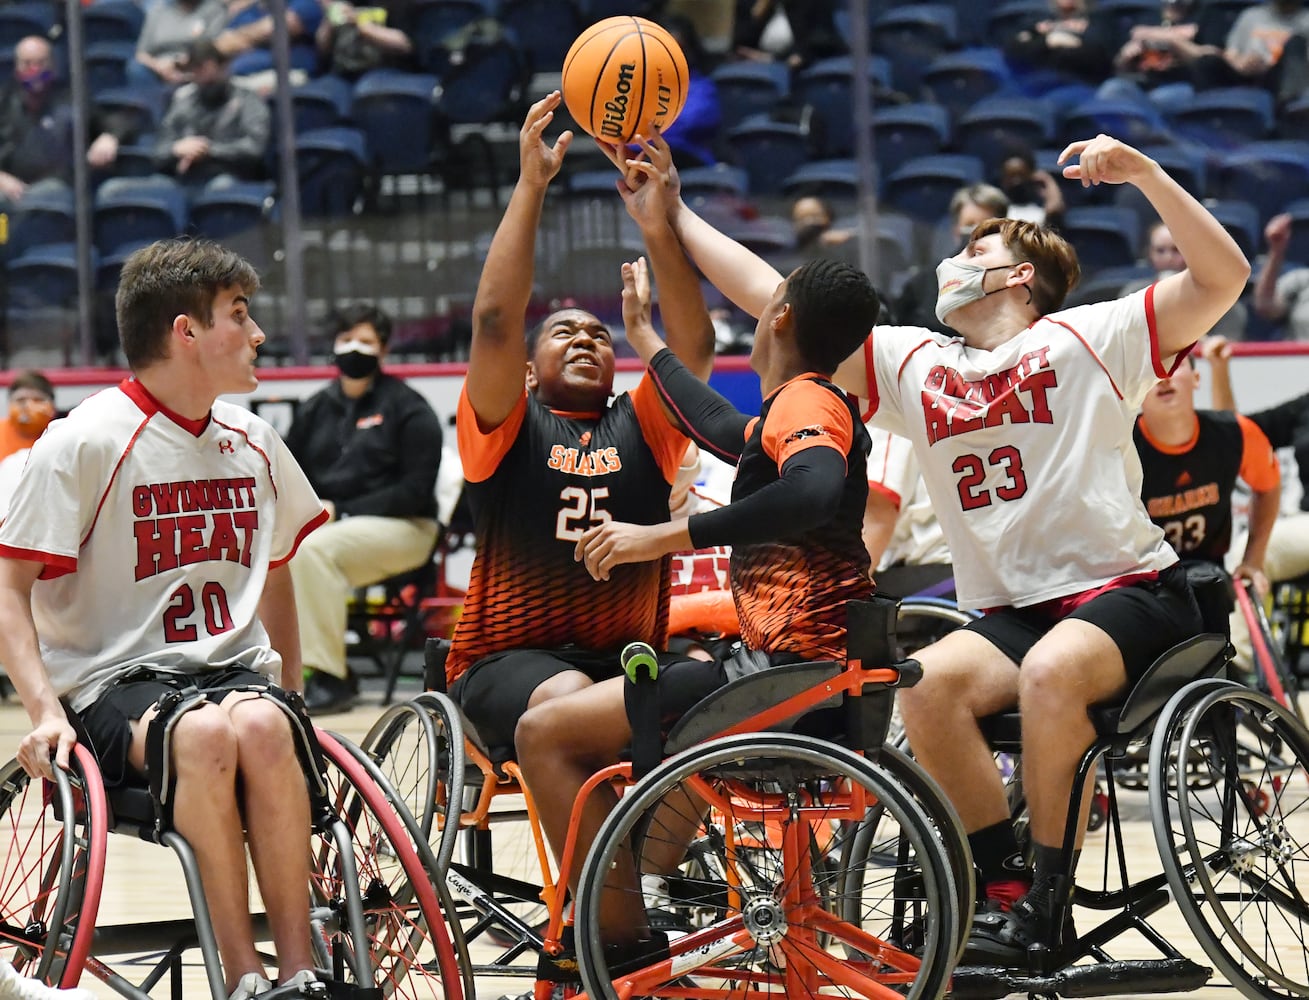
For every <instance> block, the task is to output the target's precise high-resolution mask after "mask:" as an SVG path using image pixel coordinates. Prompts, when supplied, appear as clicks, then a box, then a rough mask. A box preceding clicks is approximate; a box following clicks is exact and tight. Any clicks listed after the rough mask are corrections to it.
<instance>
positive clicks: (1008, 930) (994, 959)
mask: <svg viewBox="0 0 1309 1000" xmlns="http://www.w3.org/2000/svg"><path fill="white" fill-rule="evenodd" d="M1071 910H1072V908H1071V907H1069V908H1068V909H1066V910H1065V913H1064V926H1063V932H1062V934H1061V944H1067V943H1068V942H1070V941H1073V940H1075V939H1076V937H1077V932H1076V930H1074V928H1073V917H1072V912H1071ZM1049 928H1050V918H1049V917H1048V916H1047V914H1046V912H1045V911H1044V910H1042V909H1039V908H1038V907H1037V906H1036V905H1035V904H1034V903H1033V902H1032V900H1031V897H1030V896H1024V897H1023V898H1022V899H1019V900H1017V901H1016V902H1015V903H1014V904H1013V906H1011V907H1009V908H1008V909H1004V908H1003V907H1001V906H999V905H997V904H995V903H994V902H993V901H992V902H991V903H990V905H986V906H985V907H984V908H982V909H979V910H978V911H977V912H976V913H975V914H974V915H973V925H972V929H971V930H970V931H969V933H968V943H967V944H966V945H965V946H964V955H963V958H961V959H960V960H959V964H960V965H1000V966H1008V967H1013V966H1017V967H1025V966H1026V965H1027V949H1028V948H1029V947H1031V946H1032V945H1034V944H1044V943H1046V942H1047V941H1048V940H1049V936H1050V930H1049Z"/></svg>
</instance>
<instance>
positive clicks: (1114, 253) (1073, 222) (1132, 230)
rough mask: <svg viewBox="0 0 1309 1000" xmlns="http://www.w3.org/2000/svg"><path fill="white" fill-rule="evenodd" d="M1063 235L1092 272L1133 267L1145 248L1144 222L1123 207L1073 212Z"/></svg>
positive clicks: (1068, 215)
mask: <svg viewBox="0 0 1309 1000" xmlns="http://www.w3.org/2000/svg"><path fill="white" fill-rule="evenodd" d="M1060 232H1061V233H1062V234H1063V236H1064V237H1065V238H1066V239H1067V240H1068V241H1069V242H1070V243H1072V244H1073V246H1074V247H1076V249H1077V259H1078V260H1079V261H1080V262H1081V264H1082V267H1084V268H1085V269H1087V270H1088V271H1095V270H1099V269H1101V268H1106V267H1123V266H1125V265H1128V264H1131V263H1132V262H1133V261H1135V260H1136V255H1137V248H1138V247H1140V245H1141V220H1140V219H1139V218H1138V217H1137V214H1136V213H1135V212H1134V211H1132V209H1130V208H1127V207H1126V206H1123V205H1084V206H1082V207H1080V208H1070V209H1068V211H1067V212H1066V213H1065V214H1064V221H1063V225H1062V226H1061V227H1060Z"/></svg>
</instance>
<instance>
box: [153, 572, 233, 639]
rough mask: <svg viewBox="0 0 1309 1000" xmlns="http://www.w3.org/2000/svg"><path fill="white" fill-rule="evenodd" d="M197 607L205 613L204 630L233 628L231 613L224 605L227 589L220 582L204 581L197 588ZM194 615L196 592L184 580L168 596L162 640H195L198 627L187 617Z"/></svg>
mask: <svg viewBox="0 0 1309 1000" xmlns="http://www.w3.org/2000/svg"><path fill="white" fill-rule="evenodd" d="M200 610H201V611H202V612H203V614H204V621H205V631H206V632H208V633H209V634H210V635H221V634H222V633H224V632H227V631H230V630H231V628H232V612H231V611H229V610H228V608H227V591H225V590H224V589H223V585H222V584H221V583H206V584H205V585H204V586H203V587H202V588H201V589H200ZM193 614H195V591H194V590H192V589H191V585H190V584H189V583H184V584H182V585H181V586H180V587H178V588H177V589H176V590H174V591H173V593H172V594H171V595H170V597H169V601H168V607H167V609H166V610H165V611H164V640H165V641H167V642H195V640H196V635H197V629H196V627H195V623H194V622H191V621H189V620H188V619H189V618H190V617H191V616H192V615H193Z"/></svg>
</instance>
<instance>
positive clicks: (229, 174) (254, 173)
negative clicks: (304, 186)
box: [155, 38, 271, 195]
mask: <svg viewBox="0 0 1309 1000" xmlns="http://www.w3.org/2000/svg"><path fill="white" fill-rule="evenodd" d="M183 66H184V68H185V70H186V72H188V73H190V75H191V82H190V83H188V84H186V85H185V86H182V87H179V88H178V89H177V91H176V92H175V93H174V94H173V98H172V101H171V102H170V103H169V105H168V111H167V112H166V113H165V114H164V120H163V122H162V123H161V124H160V126H159V135H158V137H157V138H156V140H155V162H156V163H157V164H158V166H159V169H160V170H161V171H162V172H164V173H168V174H173V175H175V176H176V177H177V179H178V180H179V181H180V182H181V183H182V185H183V186H184V187H185V188H186V189H187V191H188V193H190V194H192V195H194V194H198V193H199V192H200V191H202V190H206V189H212V188H214V187H221V186H224V185H229V184H233V183H235V182H236V181H239V180H251V179H257V178H258V177H260V176H261V175H262V173H263V170H264V154H265V152H266V150H267V148H268V136H269V133H270V130H271V121H270V118H271V116H270V115H269V111H268V105H267V104H265V103H264V101H263V100H262V99H261V98H260V97H258V96H257V95H256V94H254V93H252V92H251V91H249V90H247V89H245V88H243V87H237V86H234V85H233V84H232V80H231V75H230V72H229V65H228V58H227V56H226V55H224V54H223V53H222V52H221V51H220V50H219V49H218V47H217V46H216V45H215V44H214V43H213V42H212V41H210V40H209V39H207V38H202V39H200V40H198V41H195V42H192V43H191V46H190V49H189V51H188V53H187V58H186V61H185V63H183Z"/></svg>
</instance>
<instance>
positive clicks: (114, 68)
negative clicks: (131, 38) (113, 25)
mask: <svg viewBox="0 0 1309 1000" xmlns="http://www.w3.org/2000/svg"><path fill="white" fill-rule="evenodd" d="M135 57H136V46H135V45H133V44H132V43H131V42H100V41H95V42H89V43H87V46H86V86H87V89H88V90H89V91H90V92H91V93H93V94H96V93H99V92H100V91H102V90H110V89H112V88H114V87H125V86H127V64H128V63H129V62H131V61H132V60H133V59H134V58H135Z"/></svg>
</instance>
